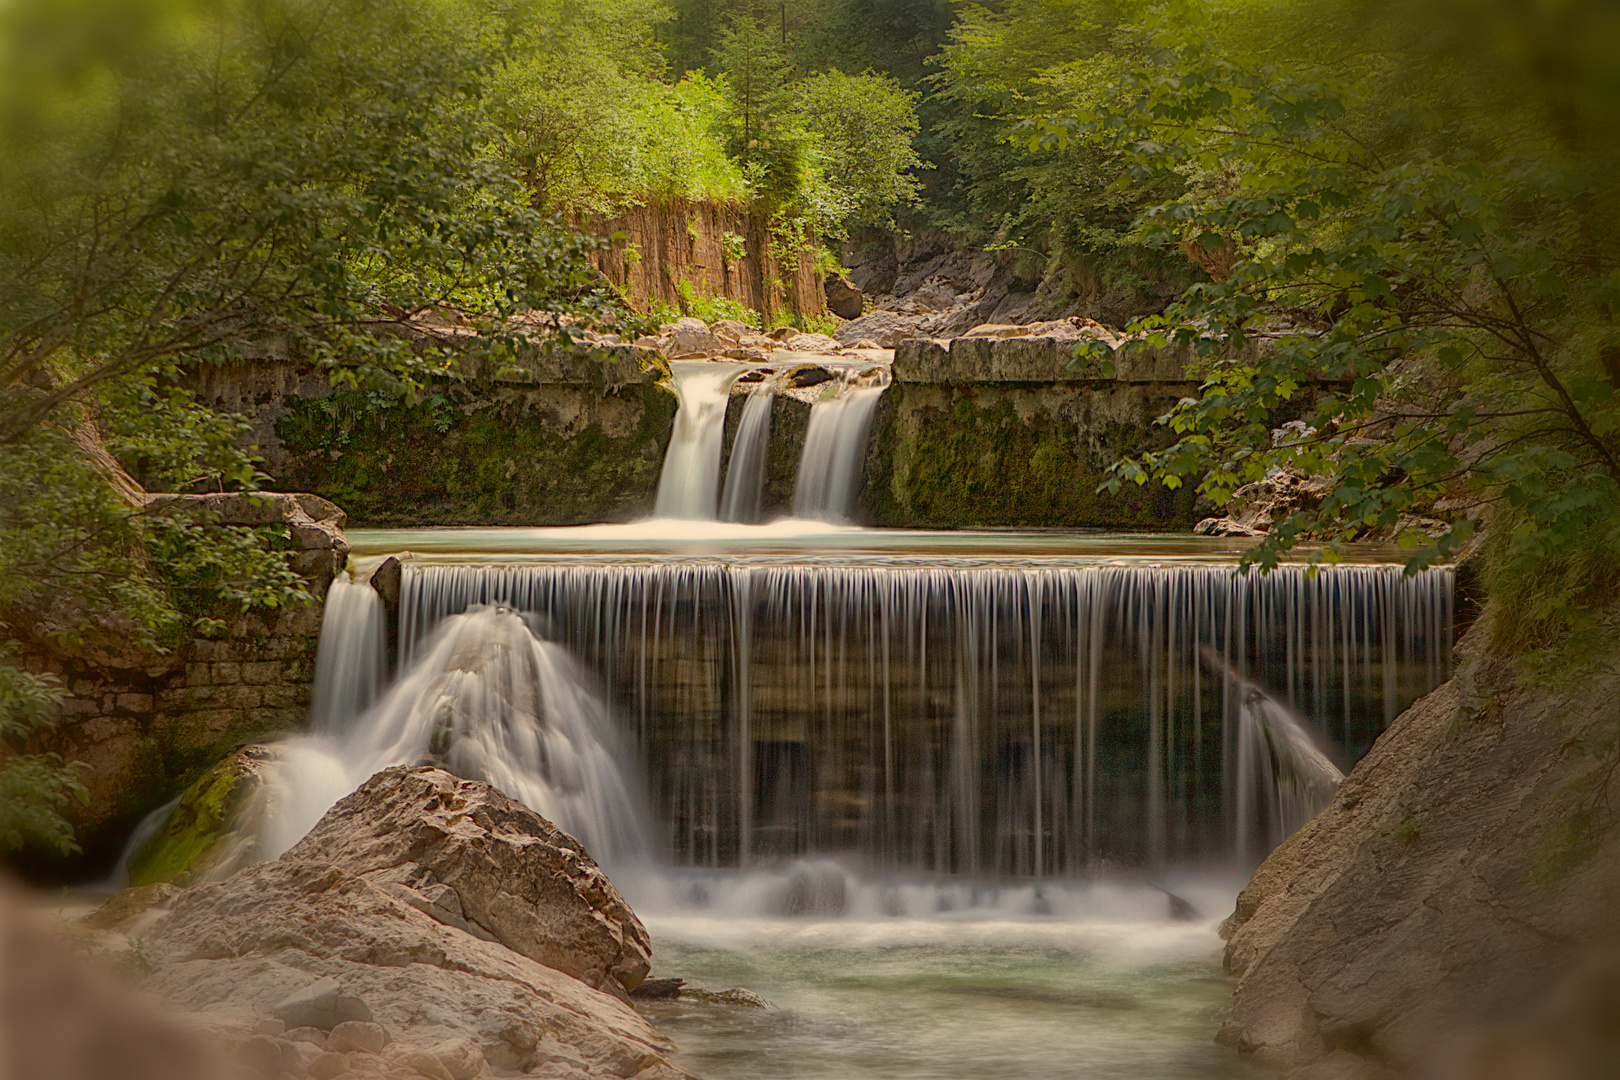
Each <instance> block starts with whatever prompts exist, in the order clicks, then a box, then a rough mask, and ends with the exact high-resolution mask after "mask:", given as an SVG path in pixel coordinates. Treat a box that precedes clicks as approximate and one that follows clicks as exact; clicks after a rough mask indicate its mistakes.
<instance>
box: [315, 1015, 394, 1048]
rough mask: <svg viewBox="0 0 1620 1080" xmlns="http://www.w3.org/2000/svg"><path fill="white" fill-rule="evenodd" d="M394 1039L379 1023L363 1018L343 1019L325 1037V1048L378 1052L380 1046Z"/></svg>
mask: <svg viewBox="0 0 1620 1080" xmlns="http://www.w3.org/2000/svg"><path fill="white" fill-rule="evenodd" d="M393 1041H394V1040H393V1039H391V1038H389V1036H388V1029H387V1028H385V1027H383V1026H382V1025H381V1024H378V1023H373V1022H371V1021H365V1020H345V1021H344V1022H343V1023H341V1024H339V1025H338V1026H337V1027H335V1028H333V1029H332V1034H330V1035H328V1036H327V1037H326V1048H327V1049H328V1050H336V1051H337V1052H338V1053H340V1054H346V1053H348V1052H349V1051H351V1050H360V1051H363V1052H365V1053H367V1054H380V1053H382V1048H383V1047H385V1046H387V1045H388V1044H389V1043H391V1042H393Z"/></svg>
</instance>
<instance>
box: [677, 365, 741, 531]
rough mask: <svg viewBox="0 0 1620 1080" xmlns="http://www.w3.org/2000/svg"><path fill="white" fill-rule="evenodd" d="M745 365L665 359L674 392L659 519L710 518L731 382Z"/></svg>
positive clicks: (717, 492)
mask: <svg viewBox="0 0 1620 1080" xmlns="http://www.w3.org/2000/svg"><path fill="white" fill-rule="evenodd" d="M745 370H747V368H746V367H745V366H744V365H741V364H717V363H711V362H709V361H707V360H675V361H673V362H671V364H670V372H671V374H672V375H673V376H674V381H675V396H676V398H677V399H678V400H679V402H680V406H679V408H678V409H677V411H676V413H675V430H674V431H673V432H671V433H670V438H669V449H668V450H666V451H665V452H664V471H663V472H662V473H661V474H660V475H659V478H658V502H657V504H656V514H657V516H658V517H661V518H688V519H693V520H698V521H712V520H713V519H714V515H715V508H716V504H717V503H718V501H719V497H720V446H721V442H722V441H723V439H724V435H725V423H726V402H727V399H728V397H729V395H730V393H731V384H732V383H733V382H735V381H736V380H737V376H738V375H741V374H742V373H743V372H744V371H745Z"/></svg>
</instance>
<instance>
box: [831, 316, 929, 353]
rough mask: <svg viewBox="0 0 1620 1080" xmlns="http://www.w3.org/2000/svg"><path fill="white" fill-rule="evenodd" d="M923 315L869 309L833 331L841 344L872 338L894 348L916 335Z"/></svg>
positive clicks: (883, 346)
mask: <svg viewBox="0 0 1620 1080" xmlns="http://www.w3.org/2000/svg"><path fill="white" fill-rule="evenodd" d="M922 322H923V317H922V316H921V315H902V314H900V313H899V312H897V311H869V312H867V313H866V314H865V315H862V316H861V317H860V318H858V319H851V320H850V321H849V322H847V323H844V324H843V325H842V326H840V327H839V328H838V329H837V330H835V331H834V332H833V337H835V338H837V339H838V342H839V344H842V345H854V344H855V343H856V342H857V341H861V340H871V341H875V342H877V343H878V346H879V347H880V348H884V349H893V348H895V347H896V346H897V345H898V344H899V343H900V342H901V341H904V340H906V339H907V338H910V337H914V336H916V334H917V329H918V327H919V326H921V325H922Z"/></svg>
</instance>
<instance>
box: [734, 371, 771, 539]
mask: <svg viewBox="0 0 1620 1080" xmlns="http://www.w3.org/2000/svg"><path fill="white" fill-rule="evenodd" d="M775 404H776V390H775V388H774V387H770V386H763V387H761V388H759V389H758V390H755V391H754V392H753V393H752V394H750V395H748V402H747V403H746V404H745V405H744V406H743V412H742V419H741V420H740V421H738V423H737V437H736V439H735V441H733V442H732V444H731V458H730V460H729V461H727V463H726V488H725V491H724V492H723V493H722V494H721V496H720V520H721V521H736V522H741V523H744V524H753V523H755V522H758V521H759V520H760V518H761V512H762V505H761V500H762V497H763V495H764V491H765V460H766V453H767V451H768V450H769V449H770V442H771V410H772V408H773V407H774V406H775Z"/></svg>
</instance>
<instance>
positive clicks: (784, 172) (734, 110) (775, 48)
mask: <svg viewBox="0 0 1620 1080" xmlns="http://www.w3.org/2000/svg"><path fill="white" fill-rule="evenodd" d="M714 58H715V66H716V68H718V69H719V71H720V73H721V75H722V76H723V77H724V79H725V83H726V85H727V87H728V88H729V90H730V100H731V116H730V123H729V129H728V130H729V136H730V138H729V140H728V142H727V149H728V150H729V151H730V153H731V155H732V156H733V157H734V158H735V159H736V161H737V163H738V164H739V165H741V166H742V170H743V174H744V175H745V176H746V177H747V179H748V186H749V190H750V191H751V192H753V194H754V195H755V197H756V198H758V199H761V200H763V201H764V202H765V203H766V204H767V206H770V207H778V206H785V205H788V204H790V203H792V202H793V201H794V200H795V199H797V198H798V197H799V195H800V193H801V191H802V189H803V186H804V173H805V169H806V167H807V166H808V164H809V162H808V161H807V156H806V155H807V151H808V149H809V147H808V143H809V137H808V134H807V133H806V131H805V130H804V127H803V125H802V124H800V123H799V122H798V117H797V116H796V114H795V113H794V111H793V108H792V102H793V90H792V86H791V66H790V64H789V62H788V58H787V56H786V54H785V53H784V52H783V50H782V47H781V44H780V43H779V40H778V38H777V36H776V34H775V33H773V32H772V29H771V27H770V26H769V25H767V24H766V23H765V22H763V21H762V19H761V18H760V13H759V12H758V11H756V10H755V6H754V5H752V4H750V5H748V7H746V8H745V9H744V10H742V11H739V12H737V13H736V14H735V15H733V16H732V17H731V19H730V20H729V22H728V23H727V25H726V26H725V28H724V29H723V30H722V32H721V34H720V38H719V41H718V42H717V43H716V45H715V48H714Z"/></svg>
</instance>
